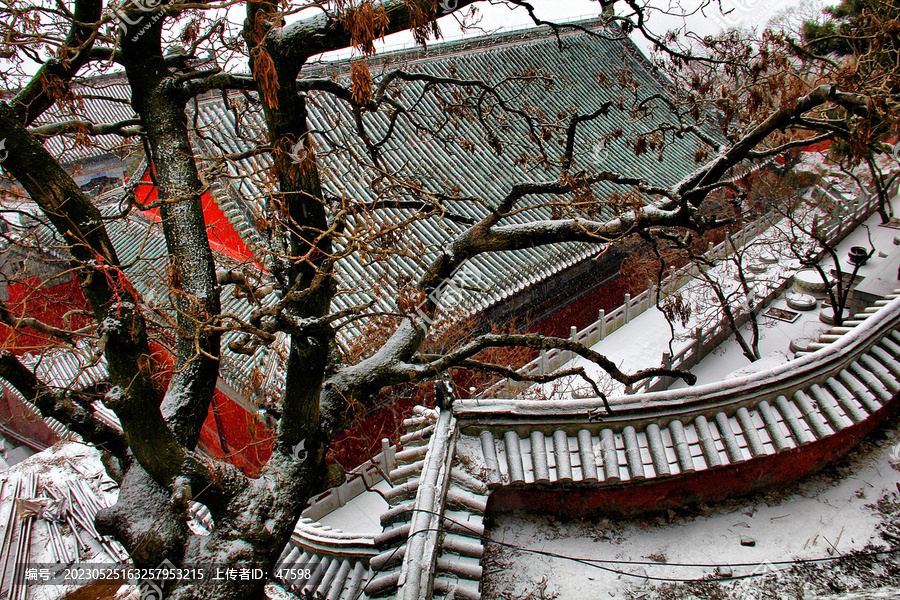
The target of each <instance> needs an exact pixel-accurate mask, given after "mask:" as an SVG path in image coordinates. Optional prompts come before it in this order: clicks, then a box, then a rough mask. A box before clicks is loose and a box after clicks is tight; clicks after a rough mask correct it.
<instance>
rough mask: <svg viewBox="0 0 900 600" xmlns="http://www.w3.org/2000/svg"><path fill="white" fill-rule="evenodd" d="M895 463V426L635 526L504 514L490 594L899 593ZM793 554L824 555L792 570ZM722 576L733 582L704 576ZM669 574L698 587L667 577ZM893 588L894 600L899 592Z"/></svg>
mask: <svg viewBox="0 0 900 600" xmlns="http://www.w3.org/2000/svg"><path fill="white" fill-rule="evenodd" d="M898 460H900V427H894V428H893V429H890V430H887V431H880V432H876V434H874V435H873V436H871V437H870V440H869V441H866V442H864V443H863V444H862V445H861V446H860V448H859V449H857V450H855V451H853V452H852V453H851V454H850V455H849V457H848V458H845V459H842V460H841V461H839V462H838V463H837V464H835V465H834V466H832V467H829V468H827V469H826V470H825V471H823V472H822V473H820V474H818V475H815V476H812V477H808V478H806V479H804V480H803V481H801V482H799V483H797V484H794V485H792V486H788V487H787V488H784V489H782V490H781V491H778V492H772V493H768V494H758V495H754V496H751V497H749V498H747V499H744V500H736V501H731V502H727V503H723V504H721V505H716V506H704V505H701V506H699V507H695V508H687V509H678V510H677V511H668V512H667V513H666V514H662V515H659V516H650V517H646V518H644V519H637V520H615V519H604V518H597V519H595V520H590V521H585V520H577V521H563V520H559V519H554V518H552V517H544V516H541V517H532V516H523V515H499V516H497V517H496V518H495V519H494V523H495V526H494V527H493V529H492V530H491V531H490V533H489V535H490V539H491V541H490V542H489V544H488V548H487V552H486V559H485V561H484V563H483V566H484V568H485V579H484V584H483V585H484V598H485V600H493V599H500V598H505V599H517V598H531V599H533V600H537V599H539V598H559V599H560V600H582V599H583V600H599V599H610V600H612V599H616V598H619V599H629V600H631V599H636V598H642V599H643V598H646V599H648V600H653V599H663V598H665V599H668V600H674V599H679V598H685V599H687V598H696V599H724V598H740V599H742V600H743V599H746V600H754V599H762V598H771V599H782V598H797V599H805V598H816V597H818V595H819V594H827V593H834V592H837V591H843V590H853V589H858V588H872V587H876V586H898V585H900V521H898V518H900V464H898ZM751 544H752V545H751ZM517 548H524V549H527V550H528V551H522V550H518V549H517ZM533 551H537V552H541V553H553V554H557V555H564V556H568V557H576V558H582V559H585V560H587V561H613V562H604V563H593V562H592V563H590V564H585V563H583V562H575V561H573V560H566V559H563V558H558V557H552V556H549V555H547V554H538V553H535V552H533ZM876 551H877V552H878V553H877V554H872V553H875V552H876ZM848 554H849V555H851V557H850V558H846V559H842V560H832V559H835V558H836V557H839V556H843V555H848ZM795 559H826V560H823V561H821V562H813V563H808V564H803V565H798V566H795V565H791V564H784V561H793V560H795ZM629 561H632V562H629ZM676 563H678V564H691V565H704V566H689V567H682V566H678V565H677V564H676ZM717 566H719V568H718V569H717ZM616 571H619V572H616ZM746 575H751V576H750V577H745V578H742V576H746ZM714 577H733V578H735V579H733V580H729V581H721V582H699V581H698V580H700V579H702V578H714ZM738 578H740V579H738ZM667 579H684V580H692V581H691V582H690V583H678V584H676V583H674V582H670V581H660V580H667ZM896 591H897V594H898V595H896V596H888V597H900V588H898V589H897V590H896Z"/></svg>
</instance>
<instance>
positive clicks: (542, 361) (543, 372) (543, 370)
mask: <svg viewBox="0 0 900 600" xmlns="http://www.w3.org/2000/svg"><path fill="white" fill-rule="evenodd" d="M538 366H539V367H540V374H541V375H546V374H547V373H548V371H549V369H547V351H546V350H541V354H540V360H538Z"/></svg>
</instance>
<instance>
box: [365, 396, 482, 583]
mask: <svg viewBox="0 0 900 600" xmlns="http://www.w3.org/2000/svg"><path fill="white" fill-rule="evenodd" d="M404 425H405V427H406V432H407V433H406V435H405V436H404V437H403V438H401V440H400V442H401V444H402V445H403V447H404V450H403V451H401V452H398V453H397V455H396V459H397V462H398V464H400V465H401V466H399V467H398V468H397V469H395V470H394V471H392V472H391V482H392V484H393V485H394V487H393V488H392V490H391V491H390V492H389V493H388V494H387V497H388V502H389V503H390V504H391V508H390V509H389V510H388V511H387V512H385V513H384V514H383V515H382V517H381V520H382V525H383V526H384V532H383V533H382V534H381V535H380V536H378V537H377V538H376V544H377V545H378V546H379V548H380V549H381V550H382V552H381V554H379V555H378V556H376V557H374V558H373V559H372V561H371V566H372V568H373V569H374V570H375V571H376V574H375V576H374V577H373V578H372V581H371V582H370V583H369V585H368V586H367V587H366V593H367V595H368V596H369V597H370V598H381V597H396V598H409V599H411V600H417V599H419V598H431V597H436V598H440V597H447V598H463V599H472V600H478V599H480V598H481V593H480V581H481V575H482V570H481V565H480V560H481V555H482V553H483V551H484V546H483V542H482V535H483V534H484V512H485V508H486V506H487V491H488V490H487V485H486V484H485V482H483V481H482V480H481V479H479V478H476V477H473V476H472V475H471V474H470V473H468V472H467V471H466V470H465V469H464V468H463V466H462V465H461V464H458V463H459V458H458V453H457V449H456V436H457V426H456V419H455V418H454V417H453V415H452V414H451V413H450V412H449V411H444V412H441V413H438V412H435V411H432V410H429V409H426V408H423V407H416V408H415V409H414V416H413V417H412V418H410V419H407V420H406V421H405V422H404Z"/></svg>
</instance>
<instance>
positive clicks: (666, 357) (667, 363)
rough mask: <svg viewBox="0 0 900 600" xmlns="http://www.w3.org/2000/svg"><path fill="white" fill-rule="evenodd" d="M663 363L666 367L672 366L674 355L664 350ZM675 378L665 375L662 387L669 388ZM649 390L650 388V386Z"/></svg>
mask: <svg viewBox="0 0 900 600" xmlns="http://www.w3.org/2000/svg"><path fill="white" fill-rule="evenodd" d="M662 365H663V367H664V368H666V369H671V368H672V355H671V354H670V353H669V352H663V355H662ZM673 381H674V380H673V379H672V378H671V377H663V378H662V389H664V390H666V389H669V386H670V385H672V382H673ZM648 390H649V388H648Z"/></svg>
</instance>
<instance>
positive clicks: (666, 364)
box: [660, 352, 673, 390]
mask: <svg viewBox="0 0 900 600" xmlns="http://www.w3.org/2000/svg"><path fill="white" fill-rule="evenodd" d="M662 365H663V368H665V369H671V368H672V355H671V354H669V353H668V352H663V355H662ZM660 379H661V381H660V383H661V384H662V389H664V390H667V389H669V386H670V385H672V381H673V380H672V378H671V377H660Z"/></svg>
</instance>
